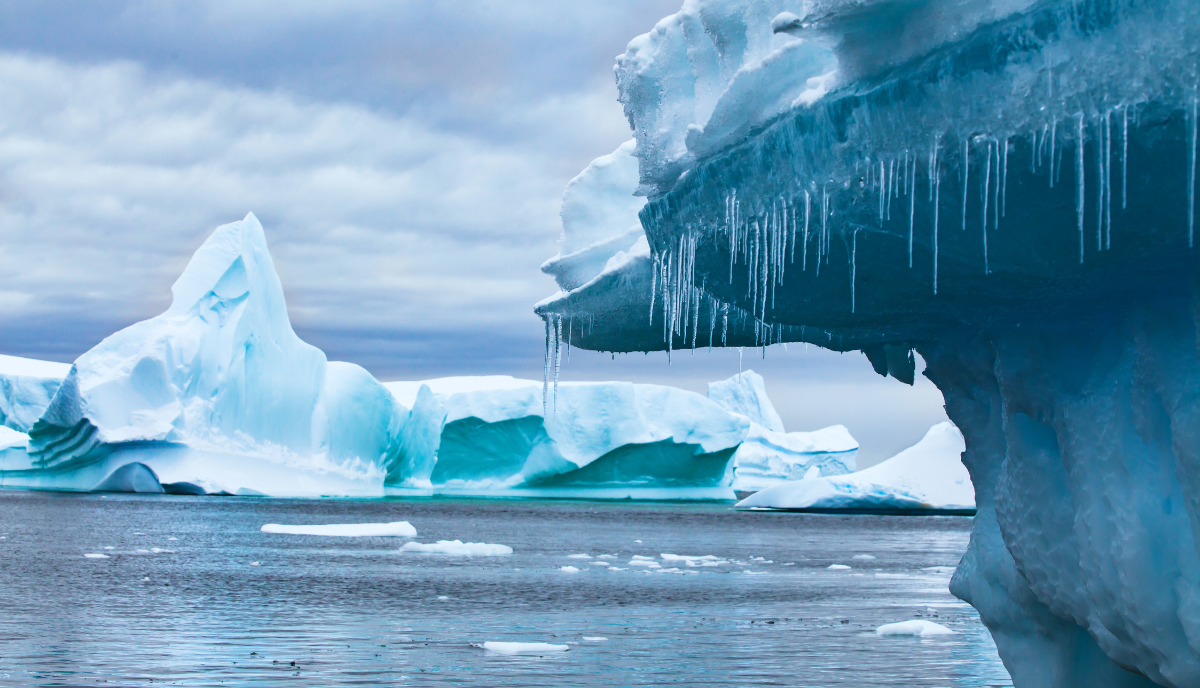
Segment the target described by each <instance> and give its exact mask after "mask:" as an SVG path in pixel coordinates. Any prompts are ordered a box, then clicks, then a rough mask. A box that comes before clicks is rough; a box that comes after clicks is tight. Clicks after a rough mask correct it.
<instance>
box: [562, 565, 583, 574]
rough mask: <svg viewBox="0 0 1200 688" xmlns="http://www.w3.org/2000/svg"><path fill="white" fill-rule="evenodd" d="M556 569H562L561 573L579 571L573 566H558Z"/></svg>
mask: <svg viewBox="0 0 1200 688" xmlns="http://www.w3.org/2000/svg"><path fill="white" fill-rule="evenodd" d="M558 570H559V571H562V572H563V573H579V569H577V568H575V567H574V566H560V567H559V568H558Z"/></svg>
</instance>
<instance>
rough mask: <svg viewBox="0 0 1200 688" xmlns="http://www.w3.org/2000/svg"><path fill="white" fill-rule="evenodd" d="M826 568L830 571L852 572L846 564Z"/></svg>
mask: <svg viewBox="0 0 1200 688" xmlns="http://www.w3.org/2000/svg"><path fill="white" fill-rule="evenodd" d="M826 568H828V569H829V570H830V571H849V570H850V567H849V566H846V565H845V564H830V565H829V566H828V567H826Z"/></svg>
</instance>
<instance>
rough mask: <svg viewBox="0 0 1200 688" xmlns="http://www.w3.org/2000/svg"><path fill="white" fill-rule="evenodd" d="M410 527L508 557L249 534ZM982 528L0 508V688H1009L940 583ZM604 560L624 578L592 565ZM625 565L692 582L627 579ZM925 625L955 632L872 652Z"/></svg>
mask: <svg viewBox="0 0 1200 688" xmlns="http://www.w3.org/2000/svg"><path fill="white" fill-rule="evenodd" d="M397 520H405V521H409V522H410V523H412V524H413V526H415V527H416V529H417V531H418V537H417V538H416V539H417V540H418V541H420V542H431V541H436V540H453V539H461V540H463V541H469V542H488V543H500V544H505V545H509V546H511V547H512V548H513V550H514V552H513V554H511V555H509V556H503V557H478V558H462V557H449V556H444V555H431V554H411V553H401V552H399V547H400V545H401V544H402V543H403V542H404V540H403V539H398V538H329V537H317V536H296V535H276V534H264V533H262V532H260V531H259V528H260V527H261V526H262V525H263V524H265V523H286V524H295V523H355V522H381V521H382V522H388V521H397ZM969 528H970V519H969V518H964V517H895V516H866V515H859V516H832V515H816V514H794V513H767V512H745V511H734V510H733V509H732V508H731V507H730V506H729V505H728V504H717V503H711V504H672V503H636V502H622V503H606V502H585V501H550V500H541V501H537V500H529V501H526V500H483V499H413V500H369V501H367V500H364V501H353V500H282V499H259V498H213V497H161V496H156V497H151V496H134V495H130V496H123V495H104V496H102V495H90V494H89V495H80V494H54V493H35V492H19V491H0V537H2V538H3V539H0V609H3V610H4V616H3V619H4V620H3V623H0V684H3V685H6V686H82V685H89V686H91V685H100V684H104V683H107V684H110V685H111V684H116V685H139V686H146V685H159V684H167V685H180V686H219V685H220V686H272V685H282V684H287V685H296V686H351V685H371V686H374V685H396V686H404V685H480V686H659V685H680V686H741V685H747V686H751V685H753V686H760V685H770V686H805V687H810V688H811V687H818V686H963V687H967V686H970V687H974V686H1008V685H1011V682H1010V681H1009V679H1008V676H1007V673H1006V672H1005V671H1004V669H1003V667H1002V666H1001V664H1000V661H999V659H998V658H997V656H996V650H995V646H994V645H993V644H992V641H991V638H990V637H989V636H988V634H987V631H986V630H985V629H984V628H983V626H982V625H981V624H980V622H979V619H978V616H977V615H976V614H975V612H974V611H973V610H972V609H971V608H970V607H968V606H966V605H964V604H963V603H961V602H960V601H958V600H956V599H954V598H953V597H951V596H950V594H949V593H948V592H947V590H946V585H947V581H948V579H949V572H948V569H940V568H933V569H931V568H930V567H951V566H954V565H955V564H956V563H957V562H958V559H959V557H960V556H961V554H962V552H963V550H964V549H965V548H966V545H967V540H968V536H969ZM171 538H175V539H173V540H172V539H171ZM639 541H640V542H639ZM105 547H111V548H112V549H105ZM154 548H158V550H169V551H157V552H156V551H154ZM86 553H97V554H107V555H108V557H109V558H107V559H89V558H85V557H84V556H83V555H84V554H86ZM662 553H671V554H680V555H690V556H700V555H714V556H717V557H721V558H724V559H726V560H727V561H729V563H728V564H722V565H719V566H710V567H687V566H686V565H682V564H678V563H677V562H676V563H672V562H666V561H664V560H662V558H661V554H662ZM572 554H588V555H591V556H592V559H584V558H578V557H577V558H571V557H570V555H572ZM601 554H608V555H615V557H616V558H615V559H608V560H606V561H609V562H611V563H612V564H613V567H614V568H622V569H625V570H623V571H613V570H610V569H609V566H607V565H606V566H600V565H597V564H590V563H589V562H590V561H601V560H600V559H597V558H596V557H598V555H601ZM862 554H870V555H872V556H874V557H876V558H875V559H874V560H863V559H854V558H853V557H854V556H855V555H862ZM634 555H637V556H641V557H651V558H654V559H656V560H657V562H659V565H660V566H662V567H663V568H678V569H679V570H680V571H697V573H663V572H661V571H662V569H658V570H654V569H650V568H649V567H644V566H642V567H639V566H631V565H629V562H630V561H631V560H632V557H633V556H634ZM754 557H758V559H754ZM252 562H258V564H259V565H258V566H252V565H251V563H252ZM788 564H791V565H788ZM831 564H844V565H849V566H851V567H852V568H851V569H849V570H830V569H828V568H827V567H828V566H830V565H831ZM564 566H574V567H576V568H578V569H580V571H579V572H578V573H568V572H564V571H562V570H561V567H564ZM746 571H752V572H754V573H746ZM145 579H148V580H145ZM917 615H920V616H919V617H918V616H917ZM914 618H926V619H930V620H933V621H936V622H938V623H941V624H943V625H945V626H947V627H949V628H951V629H953V630H954V631H955V634H954V635H952V636H943V637H937V638H926V639H918V638H907V637H906V638H897V637H886V638H885V637H878V636H876V635H874V633H873V632H872V631H873V629H874V628H875V627H877V626H878V625H880V624H883V623H890V622H894V621H904V620H908V619H914ZM585 636H587V637H604V638H607V640H604V641H588V640H584V637H585ZM486 641H518V642H548V643H555V644H567V645H568V646H569V647H570V650H569V651H567V652H561V653H554V654H547V655H544V656H504V655H496V654H493V653H489V652H486V651H484V650H483V649H481V648H479V647H476V645H479V644H482V643H483V642H486Z"/></svg>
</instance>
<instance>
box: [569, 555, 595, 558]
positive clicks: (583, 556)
mask: <svg viewBox="0 0 1200 688" xmlns="http://www.w3.org/2000/svg"><path fill="white" fill-rule="evenodd" d="M567 558H568V559H591V558H592V555H590V554H568V555H567Z"/></svg>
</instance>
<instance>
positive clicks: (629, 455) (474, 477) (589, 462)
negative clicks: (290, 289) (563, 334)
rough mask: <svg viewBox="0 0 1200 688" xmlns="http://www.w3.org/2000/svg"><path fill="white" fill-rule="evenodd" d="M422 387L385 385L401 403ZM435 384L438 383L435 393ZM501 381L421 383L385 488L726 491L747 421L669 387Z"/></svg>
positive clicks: (625, 493)
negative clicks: (552, 392) (547, 390)
mask: <svg viewBox="0 0 1200 688" xmlns="http://www.w3.org/2000/svg"><path fill="white" fill-rule="evenodd" d="M414 384H417V383H388V387H389V388H390V389H392V390H394V392H395V393H396V394H397V396H398V398H399V399H403V400H404V401H407V400H408V399H409V398H411V397H409V396H407V395H409V394H411V389H412V387H413V386H414ZM433 390H442V392H441V393H435V391H433ZM546 402H547V400H546V398H545V397H544V396H543V385H542V383H541V382H532V381H522V380H515V379H513V378H506V377H499V376H493V377H483V378H450V379H445V380H434V381H431V382H430V383H422V384H420V385H419V386H418V392H417V394H416V396H415V398H413V402H412V403H413V407H412V414H411V416H410V418H409V420H408V423H407V425H406V427H405V430H404V436H403V440H402V442H401V444H400V450H399V457H398V459H397V461H396V462H395V464H394V465H393V468H392V470H391V471H390V472H389V474H388V476H387V486H388V491H389V493H392V494H433V493H437V494H481V495H533V496H555V495H557V496H588V497H594V498H615V499H623V498H626V497H631V496H632V497H638V498H650V499H656V498H676V499H687V498H700V499H730V498H732V496H733V491H732V489H731V487H730V485H731V480H732V473H733V472H732V467H731V461H730V460H731V458H732V456H733V453H734V451H735V450H736V449H737V447H738V445H739V443H741V441H742V439H743V438H744V437H745V436H746V432H747V429H748V426H749V422H748V421H747V420H745V419H744V418H743V417H741V416H736V415H734V414H731V413H729V412H727V411H725V410H724V409H722V408H721V407H720V406H718V405H717V404H715V403H713V402H712V401H709V400H708V399H706V398H704V397H702V396H700V395H699V394H695V393H693V392H687V391H684V390H680V389H675V388H673V387H663V386H659V385H635V384H632V383H628V382H596V383H584V382H572V383H563V384H561V385H559V389H558V393H557V396H556V397H555V398H554V399H553V400H552V401H551V403H550V404H549V405H547V403H546Z"/></svg>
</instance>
